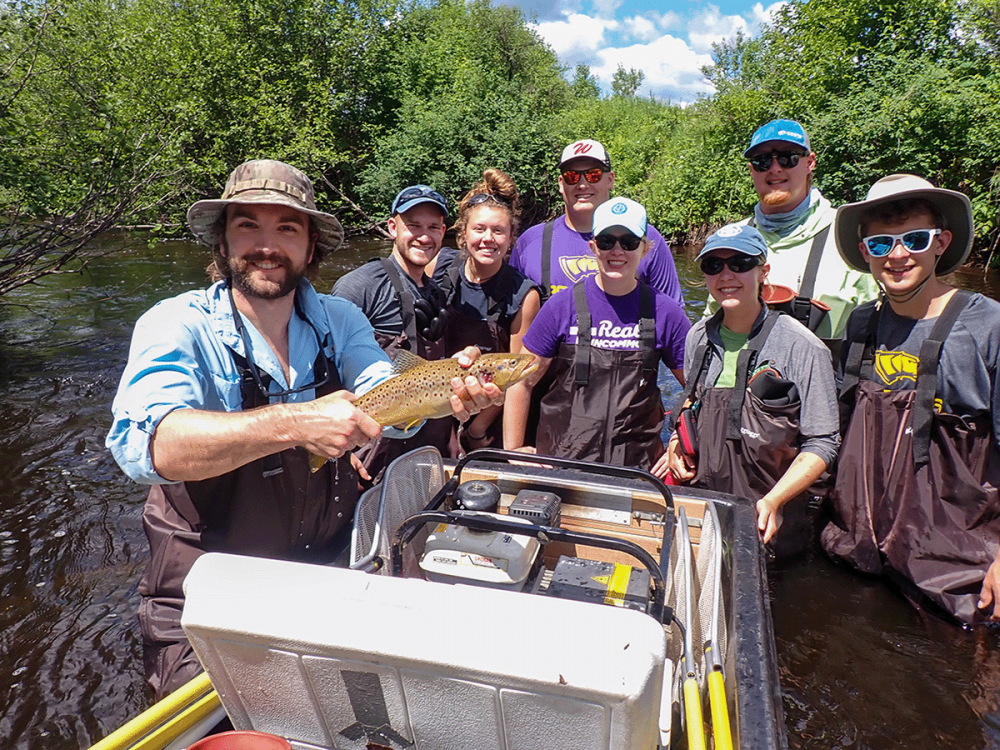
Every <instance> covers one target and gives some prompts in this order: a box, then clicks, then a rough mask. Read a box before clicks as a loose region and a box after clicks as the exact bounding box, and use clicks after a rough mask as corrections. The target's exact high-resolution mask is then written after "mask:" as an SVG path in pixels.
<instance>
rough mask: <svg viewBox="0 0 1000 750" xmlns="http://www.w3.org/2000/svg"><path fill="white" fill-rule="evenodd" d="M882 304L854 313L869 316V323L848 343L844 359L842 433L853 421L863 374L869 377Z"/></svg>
mask: <svg viewBox="0 0 1000 750" xmlns="http://www.w3.org/2000/svg"><path fill="white" fill-rule="evenodd" d="M882 304H883V303H882V302H881V301H880V302H879V303H878V304H877V305H865V306H862V307H859V308H858V309H857V310H856V311H855V312H854V315H867V316H868V321H867V323H864V324H863V325H862V326H861V328H860V330H859V332H858V335H857V336H855V337H854V339H853V340H851V341H849V342H848V347H847V356H846V358H845V359H844V377H843V379H842V380H841V381H840V393H839V394H838V396H837V401H838V406H839V408H840V431H841V433H843V432H844V431H846V430H847V424H848V423H849V422H850V421H851V413H852V412H853V411H854V404H855V402H856V401H857V390H858V383H860V382H861V376H862V373H864V374H865V377H866V378H867V377H869V376H868V370H869V369H870V367H871V362H872V357H873V352H874V349H875V333H876V332H877V331H878V321H879V318H880V317H881V314H882Z"/></svg>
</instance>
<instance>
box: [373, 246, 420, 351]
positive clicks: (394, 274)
mask: <svg viewBox="0 0 1000 750" xmlns="http://www.w3.org/2000/svg"><path fill="white" fill-rule="evenodd" d="M379 260H380V261H382V268H384V269H385V273H386V275H387V276H388V277H389V283H391V284H392V288H393V289H395V290H396V299H397V300H399V314H400V316H401V317H402V318H403V330H404V331H405V333H406V338H407V339H408V345H409V346H410V348H411V349H414V350H415V347H416V345H417V318H416V315H415V314H414V312H413V298H412V297H411V295H409V294H406V293H405V291H404V290H403V280H402V279H401V278H399V271H398V270H397V269H396V266H395V264H394V263H393V262H392V261H391V260H389V259H388V258H379Z"/></svg>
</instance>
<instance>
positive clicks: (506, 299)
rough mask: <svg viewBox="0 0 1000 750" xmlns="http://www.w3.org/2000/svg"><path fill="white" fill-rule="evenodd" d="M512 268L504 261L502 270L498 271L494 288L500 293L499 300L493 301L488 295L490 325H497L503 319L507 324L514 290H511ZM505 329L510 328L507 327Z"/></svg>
mask: <svg viewBox="0 0 1000 750" xmlns="http://www.w3.org/2000/svg"><path fill="white" fill-rule="evenodd" d="M511 271H512V269H511V267H510V265H509V264H508V263H507V261H504V262H503V263H501V264H500V270H499V271H497V275H496V283H494V285H493V288H494V289H495V290H496V291H497V292H498V293H499V294H498V298H497V299H493V296H492V295H490V294H487V295H486V319H487V320H488V321H489V322H490V323H497V322H499V321H500V319H501V318H503V319H504V320H505V322H507V320H508V318H509V317H510V316H508V315H507V314H506V313H507V307H508V306H509V305H510V300H511V295H512V294H513V293H514V290H513V289H511V283H510V282H511ZM504 327H505V328H508V327H509V326H507V325H505V326H504Z"/></svg>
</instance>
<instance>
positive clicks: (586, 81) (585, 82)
mask: <svg viewBox="0 0 1000 750" xmlns="http://www.w3.org/2000/svg"><path fill="white" fill-rule="evenodd" d="M570 85H571V86H572V87H573V96H575V97H576V98H577V99H598V98H600V96H601V87H600V85H599V84H598V83H597V77H596V76H595V75H593V74H592V73H591V72H590V66H589V65H584V64H583V63H579V64H577V66H576V70H575V72H574V73H573V82H572V84H570Z"/></svg>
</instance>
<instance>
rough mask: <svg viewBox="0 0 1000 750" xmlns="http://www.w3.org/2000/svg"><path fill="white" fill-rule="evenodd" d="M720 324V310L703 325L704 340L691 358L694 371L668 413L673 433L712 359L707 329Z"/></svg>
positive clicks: (689, 375)
mask: <svg viewBox="0 0 1000 750" xmlns="http://www.w3.org/2000/svg"><path fill="white" fill-rule="evenodd" d="M721 323H722V310H719V311H718V312H716V313H715V315H713V316H712V318H711V319H710V320H709V321H708V323H707V324H706V325H705V340H704V341H703V342H702V343H701V344H699V345H698V348H697V349H695V350H694V356H693V357H691V364H692V365H694V369H693V370H692V371H691V372H690V373H689V374H688V380H687V384H686V385H685V386H684V390H683V391H681V395H680V397H679V398H678V399H677V403H676V404H675V405H674V410H673V411H672V412H670V430H671V432H673V430H674V428H675V427H676V426H677V416H678V415H679V414H680V413H681V411H682V410H683V409H684V405H685V404H687V402H688V401H690V400H691V397H692V396H694V390H695V388H697V387H698V383H700V382H701V380H702V378H703V377H704V376H705V373H707V372H708V363H709V361H711V359H712V348H711V347H710V346H709V343H708V328H709V326H713V325H715V326H718V325H721Z"/></svg>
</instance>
